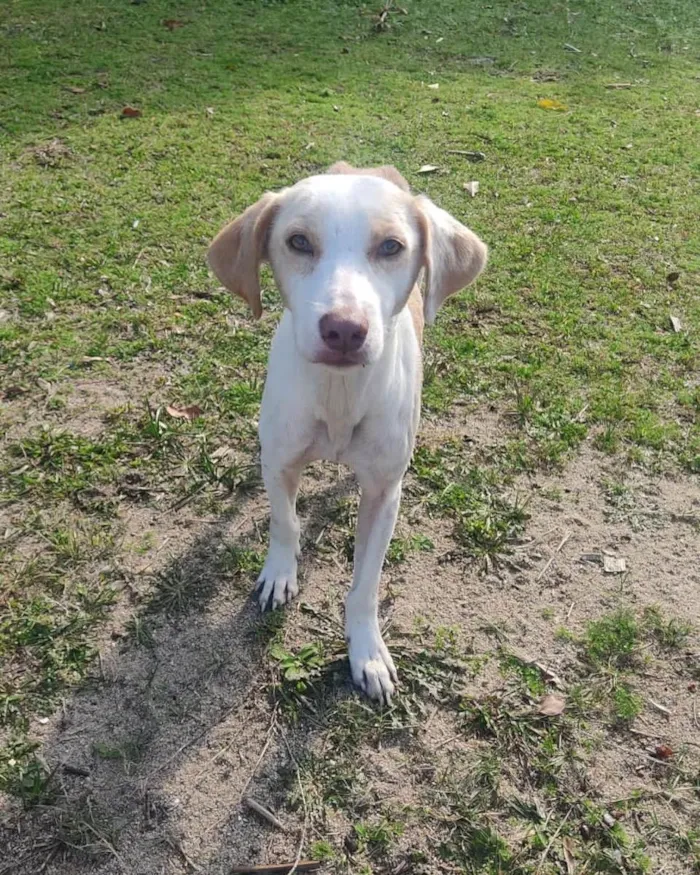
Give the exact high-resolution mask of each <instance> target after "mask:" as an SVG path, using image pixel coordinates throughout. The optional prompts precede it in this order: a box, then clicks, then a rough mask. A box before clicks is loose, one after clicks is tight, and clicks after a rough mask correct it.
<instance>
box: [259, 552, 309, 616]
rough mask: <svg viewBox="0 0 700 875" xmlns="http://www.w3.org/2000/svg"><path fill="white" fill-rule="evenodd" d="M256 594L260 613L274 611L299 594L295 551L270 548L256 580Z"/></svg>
mask: <svg viewBox="0 0 700 875" xmlns="http://www.w3.org/2000/svg"><path fill="white" fill-rule="evenodd" d="M257 593H258V603H259V605H260V610H261V611H266V610H268V609H271V610H273V611H274V610H275V608H279V607H281V606H282V605H286V604H287V603H288V602H291V600H292V599H293V598H294V597H295V596H296V595H298V594H299V584H298V583H297V553H296V550H288V549H285V548H280V547H275V546H272V547H270V550H269V551H268V554H267V559H266V560H265V566H264V567H263V570H262V571H261V572H260V577H259V578H258V588H257Z"/></svg>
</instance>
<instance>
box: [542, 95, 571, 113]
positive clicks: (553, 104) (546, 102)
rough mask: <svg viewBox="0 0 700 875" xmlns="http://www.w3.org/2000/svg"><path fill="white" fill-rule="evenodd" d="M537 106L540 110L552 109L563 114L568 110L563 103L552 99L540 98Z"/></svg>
mask: <svg viewBox="0 0 700 875" xmlns="http://www.w3.org/2000/svg"><path fill="white" fill-rule="evenodd" d="M537 105H538V106H539V107H540V109H553V110H556V111H557V112H565V111H566V110H567V109H568V106H567V105H566V104H565V103H560V102H559V101H558V100H554V98H553V97H542V98H541V99H540V100H538V101H537Z"/></svg>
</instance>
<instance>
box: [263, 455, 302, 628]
mask: <svg viewBox="0 0 700 875" xmlns="http://www.w3.org/2000/svg"><path fill="white" fill-rule="evenodd" d="M262 475H263V480H264V482H265V489H266V490H267V496H268V498H269V500H270V546H269V548H268V551H267V558H266V559H265V566H264V567H263V570H262V572H261V574H260V577H259V578H258V593H259V602H260V608H261V610H263V611H264V610H266V609H267V608H269V607H271V608H273V609H274V608H278V607H280V605H283V604H285V603H286V602H290V601H291V600H292V599H293V598H294V596H295V595H297V593H298V592H299V585H298V584H297V557H298V556H299V518H298V517H297V513H296V498H297V492H298V489H299V478H300V476H301V465H299V464H290V465H285V466H283V465H281V464H279V463H277V461H271V460H266V458H265V452H264V449H263V458H262Z"/></svg>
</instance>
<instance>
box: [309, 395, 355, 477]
mask: <svg viewBox="0 0 700 875" xmlns="http://www.w3.org/2000/svg"><path fill="white" fill-rule="evenodd" d="M334 388H335V387H334ZM364 412H365V411H364V410H362V409H360V405H358V403H357V398H356V397H355V396H354V395H353V394H352V393H348V392H344V391H342V390H341V391H337V390H336V391H333V392H329V393H328V394H325V395H324V397H323V398H322V399H321V401H320V403H318V404H317V405H316V409H315V411H314V413H315V420H316V429H315V432H314V447H313V450H314V455H315V456H317V458H321V459H327V460H328V461H329V462H342V461H343V456H344V454H345V453H346V452H347V451H348V449H349V448H350V446H351V444H352V443H353V441H354V440H355V439H356V438H357V436H358V432H359V430H360V423H361V421H362V418H363V416H364Z"/></svg>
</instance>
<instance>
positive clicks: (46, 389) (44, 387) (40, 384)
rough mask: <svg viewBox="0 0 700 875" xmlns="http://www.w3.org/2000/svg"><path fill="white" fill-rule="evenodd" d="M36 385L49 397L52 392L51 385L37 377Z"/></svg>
mask: <svg viewBox="0 0 700 875" xmlns="http://www.w3.org/2000/svg"><path fill="white" fill-rule="evenodd" d="M36 384H37V386H38V387H39V388H40V389H41V390H42V392H46V394H47V395H49V394H50V393H51V391H52V390H53V386H52V385H51V383H49V381H48V380H45V379H44V378H43V377H37V380H36Z"/></svg>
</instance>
